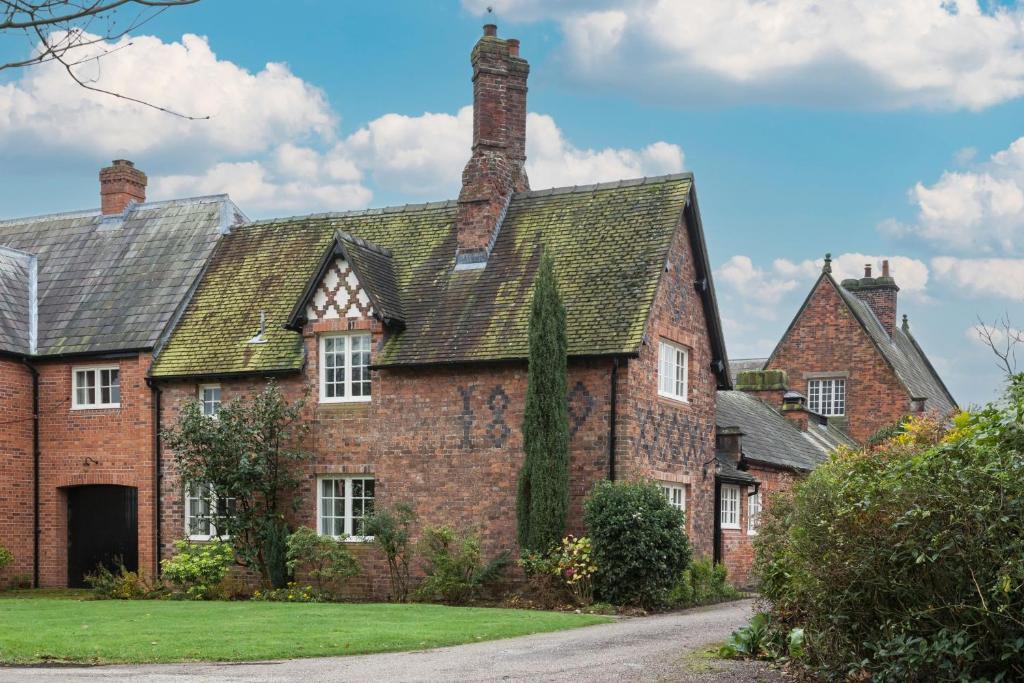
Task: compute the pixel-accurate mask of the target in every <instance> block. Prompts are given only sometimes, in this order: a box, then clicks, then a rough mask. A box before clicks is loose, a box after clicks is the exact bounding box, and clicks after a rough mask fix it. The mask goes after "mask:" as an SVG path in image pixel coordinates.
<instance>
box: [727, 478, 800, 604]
mask: <svg viewBox="0 0 1024 683" xmlns="http://www.w3.org/2000/svg"><path fill="white" fill-rule="evenodd" d="M748 472H749V474H750V475H751V476H753V477H754V478H755V479H757V480H758V481H759V482H760V486H759V493H760V500H761V510H762V511H766V510H768V508H769V507H771V504H772V496H774V495H777V494H779V493H788V492H789V491H792V490H793V484H794V483H795V482H796V481H797V479H798V477H799V476H801V475H798V474H796V473H794V472H792V471H788V470H779V469H775V468H773V467H758V466H756V465H752V466H751V467H750V469H749V470H748ZM752 488H753V487H747V486H744V487H741V489H740V528H739V529H722V564H724V565H725V567H726V569H728V571H729V580H730V582H731V583H733V584H734V585H736V586H744V587H747V586H755V585H757V577H756V576H755V575H754V574H753V572H752V569H753V566H754V539H756V538H757V534H756V533H754V534H751V533H749V532H748V530H747V523H748V520H749V513H750V508H749V506H748V503H749V499H748V498H747V496H748V495H749V494H750V493H752Z"/></svg>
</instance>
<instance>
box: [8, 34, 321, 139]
mask: <svg viewBox="0 0 1024 683" xmlns="http://www.w3.org/2000/svg"><path fill="white" fill-rule="evenodd" d="M81 50H82V52H81V53H80V54H79V53H75V54H76V57H75V58H76V59H82V58H84V57H85V56H86V52H88V53H89V54H95V53H98V52H99V51H100V50H107V51H109V52H110V54H107V55H106V56H104V57H103V58H102V59H101V60H99V61H95V60H94V61H88V62H85V63H84V64H82V65H80V66H78V67H76V73H77V74H78V75H79V76H80V77H81V78H83V79H85V80H88V81H90V83H91V84H92V85H94V86H96V87H100V88H104V89H106V90H111V91H114V92H117V93H121V94H124V95H127V96H131V97H135V98H138V99H141V100H144V101H146V102H150V103H153V104H157V105H160V106H163V107H166V108H168V109H171V110H173V111H177V112H181V113H185V114H189V115H195V116H209V117H210V119H209V120H207V121H188V120H185V119H182V118H178V117H175V116H170V115H168V114H165V113H163V112H159V111H156V110H154V109H151V108H148V107H144V106H142V105H139V104H136V103H133V102H127V101H125V100H123V99H118V98H115V97H111V96H110V95H104V94H101V93H95V92H90V91H88V90H86V89H84V88H81V87H78V86H77V85H75V84H74V83H73V82H72V81H71V80H70V79H69V78H68V76H67V74H66V73H65V72H64V70H63V67H61V66H60V65H59V64H57V63H56V62H48V63H44V64H41V65H39V66H35V67H32V68H30V69H26V70H25V71H24V73H23V75H22V76H21V78H20V79H19V80H16V81H13V82H11V83H7V84H5V85H0V146H4V147H8V148H10V147H16V146H17V147H23V148H29V149H38V148H40V147H41V148H45V149H51V150H60V151H61V152H62V153H67V152H68V151H75V150H77V151H80V152H87V153H93V154H96V153H101V154H103V155H104V156H106V157H112V156H113V155H132V156H134V157H142V156H144V155H155V154H159V153H164V154H167V153H177V154H181V153H183V152H186V151H187V152H188V153H189V154H200V155H203V156H205V157H207V158H211V157H213V156H215V155H222V154H246V153H253V152H258V151H262V150H264V149H267V148H269V147H273V146H275V145H277V144H281V143H283V142H285V141H289V140H297V139H302V138H305V137H309V136H320V137H329V136H330V135H331V134H332V131H333V130H334V126H335V125H336V123H337V117H336V115H335V114H334V113H333V112H332V110H331V108H330V106H329V105H328V103H327V99H326V97H325V96H324V94H323V93H322V92H321V91H320V90H319V89H318V88H316V87H314V86H312V85H310V84H309V83H307V82H305V81H303V80H302V79H301V78H299V77H297V76H295V75H294V74H293V73H292V72H291V71H290V70H289V69H288V67H287V65H285V64H280V63H273V62H272V63H268V64H267V65H266V66H265V67H264V68H263V70H261V71H259V72H257V73H252V72H249V71H247V70H245V69H243V68H241V67H239V66H237V65H236V64H234V63H232V62H230V61H226V60H222V59H218V58H217V55H216V54H214V52H213V51H212V50H211V48H210V45H209V43H208V41H207V39H206V38H204V37H201V36H196V35H191V34H186V35H184V36H183V37H182V38H181V41H180V42H169V43H165V42H163V41H161V40H160V39H159V38H156V37H153V36H134V37H131V38H129V37H125V38H122V39H121V40H119V41H118V42H116V43H99V44H97V45H95V46H91V47H85V48H81Z"/></svg>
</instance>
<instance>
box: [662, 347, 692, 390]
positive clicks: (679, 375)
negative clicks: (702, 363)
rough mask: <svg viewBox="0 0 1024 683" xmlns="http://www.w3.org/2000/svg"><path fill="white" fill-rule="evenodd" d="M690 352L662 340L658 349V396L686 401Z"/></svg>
mask: <svg viewBox="0 0 1024 683" xmlns="http://www.w3.org/2000/svg"><path fill="white" fill-rule="evenodd" d="M689 358H690V352H689V351H688V350H687V349H686V347H683V346H679V345H678V344H674V343H672V342H670V341H665V340H662V341H661V343H660V345H659V347H658V395H659V396H665V397H667V398H672V399H675V400H677V401H686V400H687V394H688V391H689V387H688V386H687V385H688V384H689V381H690V370H689V363H688V361H689Z"/></svg>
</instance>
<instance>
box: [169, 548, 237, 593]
mask: <svg viewBox="0 0 1024 683" xmlns="http://www.w3.org/2000/svg"><path fill="white" fill-rule="evenodd" d="M174 550H175V553H176V554H175V556H174V557H172V558H170V559H167V560H164V561H163V562H161V563H160V568H161V570H162V571H163V577H164V578H165V579H167V580H168V581H170V582H171V584H173V585H174V587H175V588H177V589H178V591H180V592H182V593H184V594H185V595H186V596H188V597H189V598H192V599H193V600H205V599H209V598H212V597H215V595H216V589H217V586H219V585H220V583H221V582H222V581H223V580H224V577H225V576H226V575H227V573H228V568H229V567H230V566H231V564H232V562H234V559H235V552H234V550H233V549H232V547H231V546H230V545H228V544H227V543H224V542H222V541H218V540H213V541H210V542H209V543H195V544H193V543H189V542H188V541H175V543H174Z"/></svg>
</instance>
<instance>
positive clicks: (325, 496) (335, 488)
mask: <svg viewBox="0 0 1024 683" xmlns="http://www.w3.org/2000/svg"><path fill="white" fill-rule="evenodd" d="M373 500H374V480H373V477H367V476H333V475H332V476H325V477H320V478H319V479H318V480H317V497H316V528H317V531H318V532H319V533H320V535H321V536H331V537H332V538H344V539H345V540H347V541H368V540H372V537H370V536H367V535H366V532H365V528H364V525H365V523H366V518H367V517H368V516H369V515H370V514H371V513H373Z"/></svg>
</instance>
